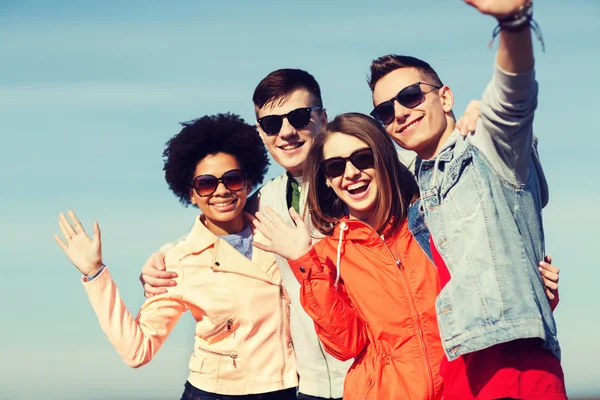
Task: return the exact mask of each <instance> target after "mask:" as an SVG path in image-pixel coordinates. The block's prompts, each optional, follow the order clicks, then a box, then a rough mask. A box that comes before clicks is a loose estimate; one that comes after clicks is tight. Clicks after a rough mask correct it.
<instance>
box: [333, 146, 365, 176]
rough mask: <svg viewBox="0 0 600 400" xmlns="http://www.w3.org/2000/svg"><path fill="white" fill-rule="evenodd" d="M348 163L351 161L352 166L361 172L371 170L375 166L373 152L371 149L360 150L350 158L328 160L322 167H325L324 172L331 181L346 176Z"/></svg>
mask: <svg viewBox="0 0 600 400" xmlns="http://www.w3.org/2000/svg"><path fill="white" fill-rule="evenodd" d="M348 161H350V162H351V163H352V165H354V166H355V167H356V168H357V169H360V170H361V171H362V170H363V169H367V168H371V167H373V166H374V165H375V158H374V157H373V150H371V149H369V148H367V149H359V150H356V151H355V152H354V153H352V154H350V155H349V156H348V157H332V158H328V159H327V160H325V161H323V164H321V166H322V167H323V172H324V173H325V175H327V176H328V177H329V178H330V179H333V178H337V177H338V176H342V175H344V172H345V171H346V163H347V162H348Z"/></svg>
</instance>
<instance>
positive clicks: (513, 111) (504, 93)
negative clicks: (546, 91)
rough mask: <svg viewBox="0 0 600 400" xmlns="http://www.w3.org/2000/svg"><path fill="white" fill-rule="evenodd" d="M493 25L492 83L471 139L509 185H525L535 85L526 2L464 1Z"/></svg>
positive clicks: (534, 103)
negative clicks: (495, 39) (495, 35)
mask: <svg viewBox="0 0 600 400" xmlns="http://www.w3.org/2000/svg"><path fill="white" fill-rule="evenodd" d="M465 1H466V2H467V3H468V4H470V5H472V6H474V7H475V8H477V9H478V10H479V11H480V12H482V13H483V14H487V15H491V16H493V17H495V18H496V19H497V20H498V21H499V22H498V24H499V25H498V27H499V28H497V29H500V31H499V37H500V40H499V48H498V53H497V55H496V66H495V70H494V76H493V78H492V81H491V82H490V84H489V85H488V86H487V88H486V90H485V92H484V94H483V96H482V102H481V120H480V124H479V125H478V127H477V132H478V134H476V135H474V136H473V137H472V141H473V143H475V145H476V146H478V147H479V148H480V149H481V150H482V151H483V152H484V153H485V154H486V156H487V157H488V158H489V160H490V162H491V163H492V164H493V166H494V168H495V169H496V171H497V172H498V173H499V174H500V175H501V176H502V177H504V178H505V179H506V180H508V181H509V182H512V183H515V184H524V183H527V182H528V178H529V172H530V162H531V159H532V157H533V154H534V151H533V117H534V112H535V109H536V107H537V94H538V88H537V82H536V81H535V76H534V71H533V65H534V58H533V46H532V40H531V26H530V24H531V15H532V14H531V13H530V11H531V1H530V0H465Z"/></svg>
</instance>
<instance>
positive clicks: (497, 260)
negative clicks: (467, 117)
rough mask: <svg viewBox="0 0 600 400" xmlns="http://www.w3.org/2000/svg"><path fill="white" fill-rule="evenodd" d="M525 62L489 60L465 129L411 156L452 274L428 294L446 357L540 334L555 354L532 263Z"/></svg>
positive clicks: (534, 174)
mask: <svg viewBox="0 0 600 400" xmlns="http://www.w3.org/2000/svg"><path fill="white" fill-rule="evenodd" d="M536 98H537V84H536V82H535V80H534V77H533V71H530V72H528V73H525V74H519V75H511V74H507V73H505V72H503V71H500V70H499V69H498V68H496V72H495V75H494V79H493V80H492V82H491V83H490V85H489V86H488V87H487V89H486V91H485V93H484V96H483V98H482V106H481V112H482V116H481V121H480V123H479V125H478V127H477V131H476V133H475V135H474V136H472V137H467V138H463V137H461V136H460V135H459V134H458V131H455V132H453V134H452V135H451V136H450V138H449V140H448V141H447V142H446V143H445V145H444V147H443V148H442V149H441V150H440V152H439V153H438V155H437V156H436V158H435V159H433V160H427V161H425V160H418V162H417V177H418V181H419V187H420V190H421V200H422V202H423V209H424V212H425V219H426V222H427V226H428V227H429V230H430V231H431V233H432V238H433V240H434V242H435V245H436V247H437V249H438V250H439V252H440V254H441V256H442V258H443V259H444V261H445V263H446V265H447V267H448V270H449V272H450V275H451V280H450V282H448V284H447V285H446V286H445V287H444V288H443V289H442V291H441V293H440V295H439V296H438V298H437V301H436V308H437V316H438V324H439V328H440V334H441V337H442V342H443V346H444V349H445V352H446V355H447V357H448V359H450V360H453V359H456V358H457V357H459V356H461V355H464V354H467V353H471V352H475V351H478V350H482V349H484V348H487V347H490V346H493V345H495V344H499V343H504V342H509V341H512V340H516V339H521V338H540V339H542V340H543V344H544V347H546V348H547V349H548V350H550V351H551V352H552V353H553V354H554V355H555V356H556V357H558V358H559V359H560V347H559V344H558V339H557V332H556V324H555V322H554V317H553V315H552V311H551V309H550V305H549V302H548V299H547V297H546V294H545V291H544V285H543V281H542V278H541V276H540V274H539V271H538V262H539V261H540V260H542V259H543V258H544V254H545V251H544V232H543V227H542V207H543V206H545V204H546V202H547V198H548V195H547V185H546V180H545V178H544V176H543V172H542V169H541V165H540V164H539V159H538V156H537V150H536V146H535V143H534V137H533V133H532V122H533V111H534V109H535V107H536V104H537V102H536Z"/></svg>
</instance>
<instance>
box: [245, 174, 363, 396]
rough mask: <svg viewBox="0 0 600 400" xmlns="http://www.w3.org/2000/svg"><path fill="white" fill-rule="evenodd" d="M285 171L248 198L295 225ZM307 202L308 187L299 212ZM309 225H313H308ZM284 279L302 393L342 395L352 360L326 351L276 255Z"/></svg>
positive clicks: (287, 270) (291, 277) (253, 204)
mask: <svg viewBox="0 0 600 400" xmlns="http://www.w3.org/2000/svg"><path fill="white" fill-rule="evenodd" d="M288 179H289V178H288V175H287V174H286V173H283V174H281V175H280V176H278V177H276V178H273V179H271V180H270V181H269V182H267V183H266V184H265V185H264V186H263V187H262V188H260V189H259V190H258V192H257V193H256V194H255V195H254V196H253V197H252V199H249V200H248V205H247V206H246V208H247V209H249V211H254V210H256V209H258V210H260V211H261V212H263V211H264V207H265V206H269V207H271V208H272V209H273V210H275V212H276V213H277V214H279V216H280V217H281V218H282V219H283V220H284V221H285V222H287V223H288V224H290V225H292V226H293V225H294V222H293V221H292V218H291V217H290V213H289V210H288V205H287V200H286V194H287V185H288ZM305 201H306V190H303V191H302V192H301V196H300V214H302V210H303V208H304V203H305ZM308 226H310V224H308ZM275 259H276V260H277V266H278V267H279V271H280V273H281V278H282V279H283V283H284V285H285V287H286V289H287V292H288V294H289V296H290V302H291V320H290V328H291V332H292V341H293V343H294V349H295V350H296V363H297V367H298V375H299V378H300V379H299V382H300V386H299V391H300V393H303V394H307V395H310V396H317V397H324V398H341V397H342V394H343V391H344V379H345V377H346V372H348V368H350V366H351V365H352V361H353V360H349V361H346V362H342V361H339V360H337V359H335V358H333V357H332V356H330V355H329V354H328V353H326V352H325V350H324V349H323V346H322V345H321V342H320V341H319V338H318V337H317V333H316V332H315V327H314V322H313V320H312V319H311V318H310V317H309V316H308V314H307V313H306V312H305V311H304V309H303V308H302V305H301V304H300V283H298V281H297V280H296V277H295V276H294V274H293V273H292V270H291V268H290V266H289V264H288V263H287V260H286V259H285V258H282V257H279V256H277V255H275Z"/></svg>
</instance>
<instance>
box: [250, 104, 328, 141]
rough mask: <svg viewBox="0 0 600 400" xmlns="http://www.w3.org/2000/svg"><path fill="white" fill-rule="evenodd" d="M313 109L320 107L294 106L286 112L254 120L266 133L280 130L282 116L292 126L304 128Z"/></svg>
mask: <svg viewBox="0 0 600 400" xmlns="http://www.w3.org/2000/svg"><path fill="white" fill-rule="evenodd" d="M314 110H322V107H304V108H296V109H295V110H292V111H290V112H289V113H287V114H282V115H266V116H264V117H262V118H259V119H257V120H256V121H257V122H258V124H259V125H260V127H261V128H262V130H263V131H265V133H266V134H267V135H269V136H271V135H277V134H278V133H279V131H280V130H281V125H283V119H284V118H287V120H288V122H289V123H290V125H292V126H293V127H294V128H296V129H300V128H304V127H305V126H306V125H308V123H309V122H310V112H311V111H314Z"/></svg>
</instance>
